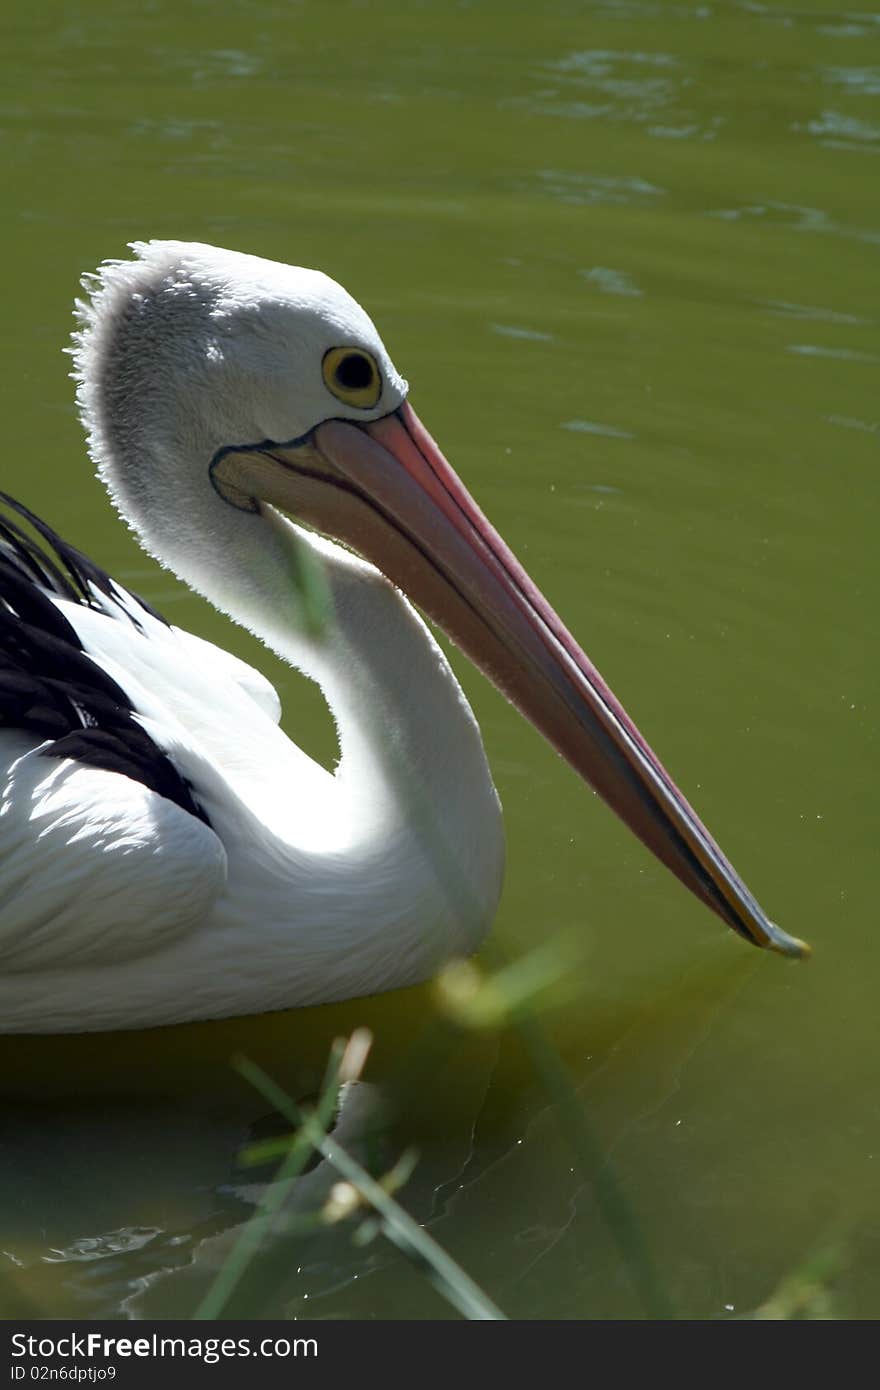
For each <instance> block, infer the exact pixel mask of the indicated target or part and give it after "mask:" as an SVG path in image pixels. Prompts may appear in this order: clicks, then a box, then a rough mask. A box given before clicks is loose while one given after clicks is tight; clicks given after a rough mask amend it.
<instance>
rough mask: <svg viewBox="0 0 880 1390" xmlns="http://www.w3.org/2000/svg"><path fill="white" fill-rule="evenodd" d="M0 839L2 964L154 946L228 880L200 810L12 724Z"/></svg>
mask: <svg viewBox="0 0 880 1390" xmlns="http://www.w3.org/2000/svg"><path fill="white" fill-rule="evenodd" d="M0 845H2V856H0V972H2V973H7V974H8V973H9V972H22V971H37V970H39V971H46V970H51V969H64V970H70V969H76V968H77V967H78V966H85V965H92V966H93V965H96V964H115V963H118V962H119V961H123V960H127V959H130V958H132V957H134V956H142V955H145V954H151V953H153V952H156V951H159V950H161V949H162V948H163V947H165V946H167V945H169V944H170V943H171V942H172V941H173V940H175V939H176V938H179V937H180V936H182V935H184V934H186V933H187V932H190V931H192V930H194V929H195V928H197V927H198V926H200V925H201V924H203V923H204V921H205V919H206V918H207V917H208V916H209V914H210V910H211V908H212V906H213V904H214V902H215V901H216V899H217V897H218V895H219V894H220V893H221V892H222V890H223V887H224V885H225V882H226V855H225V852H224V849H223V846H222V844H221V843H220V840H219V839H218V837H217V836H216V835H215V833H214V831H213V830H212V829H211V828H210V827H209V826H208V825H206V824H205V822H204V821H203V820H201V819H199V817H197V816H195V815H193V814H192V813H191V812H190V811H187V810H184V809H183V807H181V806H179V805H178V804H177V803H176V802H174V801H172V800H170V799H169V798H168V797H167V796H163V795H162V794H161V793H159V792H157V791H154V790H153V789H152V788H150V787H148V786H146V785H145V784H144V783H143V782H141V781H138V780H136V779H135V778H134V777H131V776H128V775H126V774H124V773H122V772H112V771H108V770H106V769H105V768H103V767H98V766H89V765H87V764H84V763H82V762H80V761H78V760H76V759H73V758H67V757H62V756H53V755H52V745H51V743H50V741H48V740H46V741H45V742H43V743H41V744H37V745H36V746H34V744H33V738H32V737H31V736H30V735H28V734H27V733H26V732H20V731H13V730H10V729H5V730H2V731H0ZM0 1023H2V1020H0Z"/></svg>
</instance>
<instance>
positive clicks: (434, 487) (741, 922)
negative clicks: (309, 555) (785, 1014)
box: [264, 404, 809, 956]
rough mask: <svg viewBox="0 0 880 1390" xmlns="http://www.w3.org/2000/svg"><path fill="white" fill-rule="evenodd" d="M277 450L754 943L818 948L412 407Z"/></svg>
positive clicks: (353, 541) (646, 838)
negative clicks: (686, 784) (728, 854)
mask: <svg viewBox="0 0 880 1390" xmlns="http://www.w3.org/2000/svg"><path fill="white" fill-rule="evenodd" d="M270 456H271V457H272V458H273V459H274V460H275V461H276V462H281V463H283V464H284V467H285V468H286V469H288V470H290V472H289V473H288V478H289V479H290V482H291V483H293V477H292V476H291V475H292V474H293V473H294V472H295V473H296V474H297V475H298V478H297V487H298V488H300V490H301V491H300V496H299V501H300V506H301V507H302V508H305V509H308V510H312V511H313V513H314V515H313V517H305V518H304V519H311V520H313V521H314V522H316V523H317V524H319V525H320V526H321V529H323V530H325V531H327V532H329V534H331V535H334V536H336V537H338V538H339V539H341V540H343V541H346V542H347V543H348V544H350V545H352V546H353V548H354V549H356V550H357V551H358V552H359V553H360V554H362V555H364V556H365V558H367V559H369V560H372V561H373V563H374V564H376V565H377V566H378V567H379V568H380V569H381V570H382V571H383V573H384V574H386V575H387V576H388V577H389V579H391V580H392V581H393V582H394V583H395V584H397V585H398V586H399V587H400V588H402V589H403V590H404V591H405V592H406V593H407V594H409V596H410V597H411V598H412V599H413V600H414V601H415V602H416V603H417V604H418V605H419V606H420V607H421V608H423V609H424V610H425V611H426V612H427V613H428V615H429V616H430V617H431V618H433V619H434V620H435V621H436V622H437V623H439V624H440V626H441V627H443V629H444V630H445V631H446V632H447V633H448V635H449V636H450V637H451V638H452V640H453V641H454V642H455V643H456V644H457V645H458V646H459V647H460V648H461V649H462V651H464V652H465V653H466V654H467V655H468V656H469V657H470V658H471V660H472V661H473V662H474V663H475V664H476V665H477V666H479V667H480V669H481V670H483V671H484V672H485V674H486V675H487V676H488V677H489V678H490V679H491V680H492V681H493V682H494V683H495V685H497V686H498V687H499V689H500V690H502V691H503V692H504V694H505V695H506V696H507V697H508V699H509V700H510V701H511V702H512V703H513V704H514V705H515V706H516V707H517V708H518V709H519V710H520V711H521V712H522V713H523V714H524V715H525V716H526V718H527V719H529V720H530V721H531V722H532V723H533V724H534V725H535V726H536V728H538V729H539V730H540V731H541V733H542V734H544V736H545V737H546V738H547V739H548V740H549V742H550V743H551V744H552V745H553V746H554V747H555V748H556V749H557V750H558V751H559V752H560V753H561V754H562V756H563V757H564V758H565V759H566V760H567V761H568V762H569V763H570V764H571V766H572V767H573V768H574V769H575V771H576V772H578V773H579V774H580V776H581V777H583V778H584V780H585V781H586V782H588V783H589V784H590V786H592V787H593V788H595V790H596V791H597V792H598V793H599V795H600V796H601V797H602V798H603V799H604V800H605V801H606V802H607V803H608V805H609V806H610V807H611V808H612V810H614V811H616V812H617V814H618V815H619V816H620V817H621V819H622V820H623V821H625V823H626V824H627V825H628V826H629V827H630V829H631V830H632V831H633V832H634V833H635V834H636V835H638V837H639V839H641V840H642V841H643V842H644V843H645V844H646V845H647V846H648V848H649V849H650V850H652V851H653V853H654V854H655V855H656V856H657V858H658V859H660V860H661V861H662V862H663V863H664V864H665V865H666V866H667V867H668V868H669V869H671V870H672V872H673V873H674V874H675V875H676V876H677V877H678V878H679V879H681V881H682V883H684V884H685V885H686V886H687V887H688V888H689V889H690V890H691V892H692V893H695V894H696V896H697V897H698V898H700V899H702V901H703V902H704V903H706V904H707V905H708V906H709V907H710V908H712V910H713V911H714V912H716V913H717V914H718V916H719V917H721V918H722V919H723V920H724V921H725V922H726V923H727V924H728V926H730V927H732V928H733V930H734V931H736V932H739V934H740V935H741V936H744V937H746V939H747V940H749V941H751V942H753V943H754V945H756V946H769V947H771V948H772V949H774V950H776V951H781V952H783V953H784V954H785V955H791V956H804V955H806V954H808V951H809V948H808V947H807V946H806V945H805V944H804V943H803V942H801V941H798V940H796V939H795V938H793V937H791V936H788V935H787V934H786V933H785V932H784V931H782V930H781V929H780V928H779V927H777V926H775V925H774V923H772V922H771V921H770V920H769V919H768V918H767V916H766V914H765V913H764V912H763V911H762V909H761V908H760V907H759V905H758V903H757V902H756V900H755V899H754V898H753V897H752V895H751V893H750V892H749V890H748V889H747V888H746V886H745V884H744V883H743V881H742V879H741V878H740V877H739V875H738V874H737V873H736V871H735V869H734V868H733V867H732V865H731V864H730V863H729V862H728V860H727V859H726V858H725V856H724V855H723V854H722V852H721V850H720V849H719V848H718V846H717V844H716V843H715V841H714V840H713V839H712V837H711V835H710V834H709V832H708V830H706V828H705V826H704V825H703V823H702V822H701V820H700V819H699V817H698V816H697V814H696V812H695V811H694V810H693V809H692V807H691V806H690V805H689V804H688V802H687V801H686V800H685V798H684V796H683V795H682V793H681V792H680V791H679V789H678V787H677V786H676V785H675V783H674V782H673V780H672V778H671V777H670V776H669V774H668V772H666V770H665V768H664V767H663V765H662V764H661V762H660V760H659V759H658V758H657V756H656V754H655V753H654V752H653V750H652V749H651V748H650V747H649V745H648V743H647V742H646V740H645V739H644V738H643V737H642V735H641V734H640V733H639V730H638V729H637V728H636V726H635V724H634V723H633V721H632V720H631V719H630V717H629V715H628V714H627V713H626V711H625V710H624V708H623V706H622V705H621V704H620V702H619V701H618V700H617V699H616V697H615V696H614V694H613V693H612V692H611V690H610V689H609V687H608V686H607V685H606V683H605V681H604V680H603V679H602V677H601V676H600V675H599V673H598V671H597V670H596V668H595V666H593V664H592V662H591V661H590V660H589V659H588V657H587V656H586V655H585V654H584V652H583V651H582V650H581V648H580V647H579V646H578V644H577V642H576V641H575V640H574V638H573V637H572V635H571V633H570V632H569V631H568V629H567V628H566V627H565V626H564V625H563V623H562V621H561V620H560V618H559V617H558V616H557V615H556V613H555V612H554V611H553V609H552V608H551V607H550V605H549V603H548V602H547V600H546V599H545V598H544V597H543V595H542V594H541V593H540V592H539V590H538V589H537V587H536V586H535V585H534V584H533V583H532V581H531V579H530V578H529V576H528V575H527V574H526V572H525V570H524V569H523V568H522V566H521V565H520V564H519V563H518V561H517V560H516V558H515V557H514V555H513V554H512V552H511V551H510V550H509V549H508V547H507V546H506V545H505V543H504V541H503V540H502V539H501V537H500V536H499V535H498V533H497V531H495V529H494V528H493V527H492V526H491V525H490V523H489V522H488V521H487V519H486V517H485V516H484V515H483V513H482V512H481V511H480V509H479V508H478V507H477V505H476V503H475V502H474V500H473V498H472V497H471V496H470V494H469V493H468V492H467V490H466V488H465V487H464V485H463V484H462V482H461V481H460V479H459V478H458V477H457V476H456V474H455V473H454V472H453V470H452V468H451V467H450V465H449V464H448V463H447V461H446V459H445V458H444V457H443V454H442V453H441V452H440V449H439V448H438V447H437V445H436V443H435V442H434V440H433V439H432V438H431V436H430V435H429V434H428V432H427V430H426V429H425V428H424V426H423V425H422V424H421V422H420V421H419V419H418V417H417V416H416V414H415V412H414V411H413V410H412V408H411V407H410V406H409V405H408V404H404V405H402V406H401V407H400V408H399V409H398V410H396V411H395V412H393V413H392V414H390V415H386V416H385V417H384V418H383V419H380V420H376V421H374V422H371V423H369V424H365V425H356V424H352V423H350V422H347V421H341V420H329V421H326V422H325V423H324V424H322V425H319V426H318V427H317V429H316V430H315V431H314V432H313V434H312V435H311V436H310V439H309V442H308V445H307V446H306V447H305V448H303V449H299V448H297V447H295V446H294V447H290V446H288V447H287V448H285V449H283V450H280V449H276V448H275V447H274V446H273V447H272V448H271V451H270ZM316 459H317V460H318V463H319V464H324V465H329V468H327V469H326V471H325V470H323V469H321V468H315V467H314V466H313V462H314V460H316ZM328 483H329V484H331V486H330V487H327V486H325V484H328ZM319 485H320V486H319ZM319 492H320V494H321V495H322V500H321V503H320V509H319V507H318V505H317V504H316V505H315V506H314V507H313V508H310V507H309V499H310V498H312V497H313V496H315V497H317V494H318V493H319ZM264 495H265V494H264ZM268 500H271V498H269V499H268ZM300 514H302V512H300Z"/></svg>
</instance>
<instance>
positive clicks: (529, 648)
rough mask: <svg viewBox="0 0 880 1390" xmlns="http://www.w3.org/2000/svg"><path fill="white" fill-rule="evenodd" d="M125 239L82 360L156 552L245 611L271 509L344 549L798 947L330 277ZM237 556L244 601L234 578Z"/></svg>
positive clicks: (738, 925)
mask: <svg viewBox="0 0 880 1390" xmlns="http://www.w3.org/2000/svg"><path fill="white" fill-rule="evenodd" d="M133 249H134V251H135V255H136V259H135V260H133V261H126V262H110V263H108V264H106V265H105V266H104V267H103V268H102V269H101V270H99V271H98V273H97V276H96V277H93V278H92V280H91V281H90V283H89V284H88V285H87V290H88V292H89V296H90V298H89V301H88V302H86V303H83V304H82V305H80V311H81V318H82V327H81V329H80V331H79V333H78V334H77V339H76V345H75V349H74V354H75V362H76V375H77V377H78V379H79V401H80V407H81V410H82V414H83V417H84V420H85V424H86V427H87V430H88V432H89V437H90V447H91V452H92V456H93V458H94V459H95V461H96V463H97V466H98V470H99V473H100V475H101V477H102V478H103V480H104V482H105V483H106V485H107V486H108V488H109V490H110V493H111V495H112V497H113V499H114V501H115V502H116V505H117V507H118V508H119V510H120V511H121V512H122V514H123V516H124V517H125V518H126V519H127V520H128V521H129V523H130V524H131V525H132V526H133V528H134V529H135V531H136V532H137V533H138V535H139V536H140V538H141V540H142V542H143V543H144V544H145V545H146V547H147V548H148V549H149V550H151V551H152V552H153V553H154V554H155V555H156V556H157V557H158V558H159V559H160V560H161V561H162V562H163V563H165V564H167V565H169V566H170V567H171V568H173V569H174V570H175V571H176V572H177V573H179V574H180V575H181V576H182V577H184V578H185V579H187V580H188V581H189V582H190V583H191V584H193V586H194V587H196V588H197V589H200V590H201V591H202V592H204V593H208V594H209V595H210V596H211V597H212V598H213V599H214V601H215V602H219V604H220V606H221V607H225V608H226V609H227V611H233V610H234V609H235V610H237V613H236V615H237V616H240V607H241V605H240V602H239V600H240V597H241V590H242V587H244V588H245V589H248V588H249V589H250V602H251V609H252V610H253V611H256V608H257V606H258V605H260V604H262V606H263V610H264V611H265V608H266V606H267V604H268V606H269V607H270V608H273V607H277V605H278V604H280V603H282V602H283V594H282V593H281V592H280V590H279V588H278V585H277V581H276V579H275V578H274V577H273V576H275V575H277V572H278V567H277V566H274V567H270V566H268V562H267V561H266V553H267V551H268V550H271V549H272V547H273V546H277V544H278V530H277V524H276V522H275V521H274V520H273V518H276V517H277V516H278V513H282V514H284V515H285V516H286V517H289V518H291V519H292V520H293V521H294V522H296V523H298V524H299V525H300V526H303V527H306V528H308V529H309V532H312V533H314V532H317V533H319V535H320V536H323V537H326V538H330V540H331V541H333V542H341V543H342V544H343V545H344V546H345V547H347V548H349V550H351V551H354V552H355V553H356V555H357V556H360V557H362V559H363V560H364V561H366V562H368V563H369V564H370V565H372V566H375V567H376V568H377V569H378V570H379V571H380V572H381V574H382V575H384V576H386V577H387V579H388V580H390V581H391V582H392V583H393V584H394V585H396V586H397V587H398V588H400V589H402V590H403V591H404V593H406V594H407V595H408V596H409V597H410V598H411V599H412V600H413V601H414V602H415V603H416V604H417V605H418V606H419V607H420V608H422V609H423V610H424V611H425V612H426V613H427V614H428V615H429V616H430V617H431V618H432V619H434V621H436V622H437V623H438V624H439V625H440V626H441V627H442V628H443V629H444V630H445V631H446V632H447V634H448V635H449V636H450V637H451V638H452V640H453V641H454V642H455V643H456V644H457V645H458V646H459V647H460V648H461V649H462V650H463V651H464V652H465V653H466V654H467V655H468V656H469V657H470V658H471V660H472V661H474V663H475V664H476V665H477V666H478V667H480V669H481V670H483V671H484V672H485V673H486V675H488V676H489V678H490V679H491V680H492V681H493V682H494V683H495V685H496V686H498V687H499V689H501V690H502V691H503V692H504V694H505V695H506V696H507V697H508V698H509V699H510V700H511V701H512V703H513V704H514V705H516V706H517V708H519V709H520V711H521V712H522V713H523V714H524V715H525V716H526V717H527V718H528V719H529V720H530V721H531V722H532V723H533V724H534V725H535V726H536V727H537V728H538V729H539V730H540V731H541V732H542V733H543V734H544V736H545V737H546V738H547V739H548V740H549V741H550V743H551V744H552V745H553V746H554V747H555V748H556V749H557V750H558V751H559V752H560V753H561V754H562V755H563V757H565V758H566V759H567V761H568V762H569V763H570V764H571V765H572V767H573V768H574V769H575V770H576V771H577V772H578V773H579V774H580V775H581V776H582V777H583V778H584V779H585V780H586V781H587V782H588V783H589V784H590V785H591V786H592V787H593V788H594V789H595V790H596V791H597V792H598V793H599V794H600V795H601V796H602V797H603V798H604V800H605V801H606V802H607V803H608V804H609V805H610V806H611V807H612V808H613V809H614V810H615V811H616V812H617V814H618V815H619V816H621V818H622V819H623V820H624V821H625V822H626V824H627V825H629V826H630V828H631V829H632V830H633V831H634V833H635V834H636V835H638V836H639V838H640V839H641V840H643V841H644V843H645V844H646V845H647V846H648V847H649V849H651V850H652V851H653V853H654V854H655V855H656V856H657V857H658V858H659V859H660V860H661V861H662V862H663V863H664V864H666V865H667V867H668V868H669V869H670V870H671V871H672V872H673V873H674V874H676V875H677V877H678V878H679V879H680V880H681V881H682V882H683V883H684V884H685V885H686V886H687V887H688V888H689V889H690V890H691V891H692V892H693V893H695V894H696V896H697V897H698V898H700V899H701V900H702V901H703V902H704V903H706V904H707V905H708V906H709V907H710V908H712V910H713V911H714V912H716V913H717V914H718V916H720V917H721V918H722V919H723V920H724V921H725V922H726V923H727V924H728V926H730V927H732V928H733V929H734V930H735V931H736V932H738V933H739V934H740V935H742V936H744V937H745V938H746V939H747V940H749V941H751V942H752V943H754V944H755V945H758V946H767V947H771V948H773V949H775V950H777V951H781V952H783V953H785V954H788V955H803V954H804V953H805V950H806V948H805V947H804V945H803V943H801V942H799V941H797V940H796V939H794V938H792V937H790V936H788V935H787V934H786V933H785V932H783V931H782V930H781V929H780V928H779V927H777V926H775V925H774V924H773V923H772V922H771V921H770V920H769V919H768V918H767V916H766V915H765V913H764V912H763V910H762V909H761V908H760V906H759V905H758V903H757V902H756V900H755V899H754V898H753V897H752V895H751V894H750V892H749V891H748V889H747V888H746V886H745V884H744V883H743V881H742V880H741V879H740V877H739V876H738V874H737V873H736V872H735V870H734V869H733V867H732V866H731V865H730V863H729V862H728V860H727V859H726V858H725V857H724V855H723V854H722V852H721V850H720V849H719V848H718V846H717V845H716V843H715V841H714V840H713V839H712V837H711V836H710V835H709V832H708V831H707V830H706V828H705V826H704V825H703V824H702V822H701V821H700V819H699V817H698V816H697V815H696V813H695V812H694V810H693V809H692V808H691V807H690V805H689V804H688V802H687V801H686V800H685V798H684V796H683V795H682V793H681V792H680V791H679V790H678V788H677V787H676V785H675V783H674V782H673V781H672V779H671V777H670V776H669V774H668V773H667V772H666V771H665V770H664V768H663V767H662V765H661V763H660V762H659V760H658V758H657V757H656V755H655V754H654V753H653V751H652V749H651V748H650V747H649V745H648V744H647V742H646V741H645V739H644V738H643V737H642V735H641V734H640V733H639V731H638V729H637V728H636V726H635V724H634V723H633V722H632V720H631V719H630V718H629V716H628V715H627V714H626V712H625V711H624V710H623V708H622V706H621V705H620V703H619V702H618V701H617V699H616V698H615V696H614V695H613V694H612V692H611V690H610V689H609V688H608V686H607V685H606V684H605V682H604V681H603V680H602V678H601V676H600V675H599V673H598V672H597V671H596V669H595V667H594V666H593V665H592V663H591V662H590V661H589V659H588V658H587V656H586V655H585V654H584V652H583V651H582V650H581V648H580V646H579V645H578V644H577V642H576V641H575V639H574V638H573V637H572V635H571V634H570V633H569V632H568V630H567V628H566V627H565V626H564V625H563V623H562V621H561V620H560V619H559V617H558V616H557V615H556V613H555V612H554V611H553V609H552V608H551V607H550V605H549V603H548V602H547V600H546V599H545V598H544V597H543V596H542V595H541V594H540V593H539V591H538V590H537V588H536V587H535V585H534V584H533V583H532V582H531V580H530V579H529V578H528V576H527V574H526V573H525V571H524V570H523V568H522V567H521V565H520V564H519V563H518V562H517V560H516V559H515V557H514V556H513V554H512V553H511V551H510V550H509V549H508V547H507V546H506V545H505V543H504V542H503V540H502V539H501V537H500V536H499V535H498V534H497V532H496V531H495V530H494V529H493V528H492V526H491V525H490V524H489V522H488V521H487V519H486V518H485V517H484V516H483V514H482V512H481V511H480V510H479V508H478V507H477V505H476V503H475V502H474V501H473V499H472V498H471V496H470V495H469V493H468V492H467V490H466V488H465V487H464V485H463V484H462V482H461V481H460V479H459V478H458V477H457V476H456V474H455V473H454V472H453V470H452V468H451V467H450V465H449V463H448V462H447V461H446V459H445V458H444V456H443V454H442V453H441V451H440V449H439V448H438V446H437V444H436V443H435V442H434V440H433V439H432V438H431V436H430V435H429V434H428V432H427V430H426V429H425V428H424V426H423V425H422V424H421V422H420V421H419V419H418V417H417V416H416V414H415V412H414V411H413V409H412V407H411V406H410V405H409V403H408V401H407V385H406V382H405V381H404V380H403V378H402V377H401V376H400V374H399V373H398V372H397V370H396V368H395V367H394V365H393V363H392V361H391V359H390V357H389V355H388V353H387V351H386V349H385V347H384V345H383V343H382V340H381V338H380V337H379V335H378V333H377V331H376V328H375V327H374V325H373V323H372V321H371V320H370V319H369V317H368V316H367V314H366V313H365V312H364V311H363V309H362V308H361V307H360V306H359V305H358V304H357V303H356V301H355V300H354V299H352V298H351V296H350V295H349V294H347V293H346V291H345V290H343V289H342V288H341V287H340V286H339V285H337V284H336V283H335V282H334V281H332V280H330V279H328V278H327V277H326V276H325V275H322V274H319V273H318V272H316V271H312V270H303V269H299V268H294V267H290V266H284V265H279V264H276V263H274V262H270V261H266V260H261V259H259V258H257V257H254V256H247V255H241V254H238V253H235V252H230V251H222V250H218V249H216V248H214V247H209V246H203V245H192V244H185V243H181V242H167V241H165V242H148V243H135V244H134V247H133ZM267 522H268V523H269V524H268V525H267ZM319 553H320V551H319ZM242 556H245V557H246V563H245V564H244V565H242V564H241V563H238V562H240V561H241V557H242ZM236 563H238V568H237V571H236V586H237V590H238V595H237V600H236V602H233V599H232V597H231V589H230V591H229V593H228V594H227V595H226V596H225V597H224V587H223V586H224V579H223V574H224V571H228V570H229V568H230V566H233V565H234V564H236ZM273 585H274V586H275V587H274V589H273ZM245 608H246V609H247V599H245ZM244 620H245V621H248V619H247V617H246V616H245V619H244ZM248 625H250V626H254V627H256V626H258V624H257V622H256V621H255V620H254V621H252V622H248ZM269 626H270V627H271V623H270V624H269ZM265 628H266V624H265V623H264V624H263V629H264V630H265ZM268 640H272V639H271V634H270V637H269V639H268Z"/></svg>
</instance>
